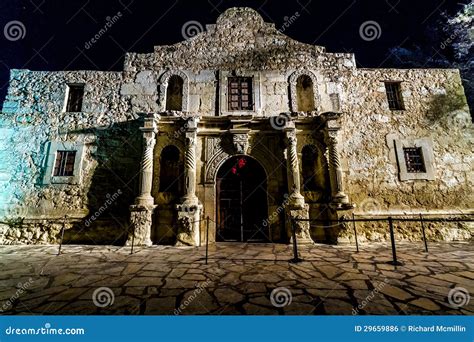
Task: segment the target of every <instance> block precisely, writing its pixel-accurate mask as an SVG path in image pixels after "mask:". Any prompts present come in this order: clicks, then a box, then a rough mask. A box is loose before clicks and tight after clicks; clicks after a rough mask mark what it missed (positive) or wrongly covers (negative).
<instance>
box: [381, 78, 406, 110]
mask: <svg viewBox="0 0 474 342" xmlns="http://www.w3.org/2000/svg"><path fill="white" fill-rule="evenodd" d="M385 91H386V92H387V100H388V107H389V108H390V109H391V110H404V109H405V106H404V104H403V98H402V90H401V84H400V82H385Z"/></svg>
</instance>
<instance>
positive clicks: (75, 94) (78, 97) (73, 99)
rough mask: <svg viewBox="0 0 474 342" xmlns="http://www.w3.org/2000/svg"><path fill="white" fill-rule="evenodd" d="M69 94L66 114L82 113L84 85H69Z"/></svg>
mask: <svg viewBox="0 0 474 342" xmlns="http://www.w3.org/2000/svg"><path fill="white" fill-rule="evenodd" d="M68 88H69V92H68V98H67V105H66V112H80V111H82V98H83V97H84V85H83V84H68Z"/></svg>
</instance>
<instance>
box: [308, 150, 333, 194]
mask: <svg viewBox="0 0 474 342" xmlns="http://www.w3.org/2000/svg"><path fill="white" fill-rule="evenodd" d="M301 152H302V157H301V159H302V180H303V191H317V192H320V193H322V194H327V193H329V191H330V188H331V185H330V183H329V174H328V167H327V163H326V159H325V158H324V155H323V154H322V153H321V152H320V151H319V149H318V148H316V146H313V145H306V146H305V147H303V150H302V151H301Z"/></svg>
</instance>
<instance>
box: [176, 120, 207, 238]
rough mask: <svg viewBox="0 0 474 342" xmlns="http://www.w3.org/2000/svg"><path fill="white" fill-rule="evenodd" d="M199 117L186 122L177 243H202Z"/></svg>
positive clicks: (178, 207) (178, 206)
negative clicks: (198, 166)
mask: <svg viewBox="0 0 474 342" xmlns="http://www.w3.org/2000/svg"><path fill="white" fill-rule="evenodd" d="M198 123H199V118H198V117H191V118H189V119H188V121H187V123H186V131H185V137H186V151H185V154H184V177H185V184H184V193H185V195H184V197H183V198H182V203H181V204H178V205H177V206H176V209H177V210H178V232H177V239H176V245H178V246H180V245H187V246H198V245H199V244H200V235H199V233H200V229H199V226H200V221H199V220H200V218H201V211H202V205H201V204H200V203H199V200H198V198H197V196H196V174H197V171H196V145H197V126H198Z"/></svg>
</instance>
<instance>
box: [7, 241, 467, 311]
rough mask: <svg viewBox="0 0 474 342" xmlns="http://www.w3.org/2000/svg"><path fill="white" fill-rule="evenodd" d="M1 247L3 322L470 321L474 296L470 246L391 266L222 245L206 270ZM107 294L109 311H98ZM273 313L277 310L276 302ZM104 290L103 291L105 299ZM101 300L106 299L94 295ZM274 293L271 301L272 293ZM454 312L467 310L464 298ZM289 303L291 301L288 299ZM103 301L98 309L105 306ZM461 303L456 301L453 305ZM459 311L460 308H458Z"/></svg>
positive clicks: (71, 250)
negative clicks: (277, 317) (17, 317)
mask: <svg viewBox="0 0 474 342" xmlns="http://www.w3.org/2000/svg"><path fill="white" fill-rule="evenodd" d="M56 252H57V246H0V309H2V308H3V310H4V313H6V314H176V313H179V314H183V315H184V314H217V315H221V314H264V315H267V314H302V315H322V314H342V315H351V314H353V313H354V312H355V311H354V308H355V307H358V306H360V307H359V308H358V312H359V314H436V315H439V314H465V315H471V314H473V313H474V300H471V302H470V303H468V304H465V305H463V306H462V307H460V308H453V307H452V306H451V305H450V304H449V301H448V293H449V291H450V289H452V288H455V287H461V288H463V289H466V290H467V291H469V292H470V293H474V281H473V280H474V244H472V243H451V244H433V243H432V244H430V253H429V254H426V253H424V252H423V250H422V245H421V244H416V245H415V244H399V246H398V256H399V259H400V260H401V261H402V262H403V263H404V265H403V266H398V267H396V268H395V267H394V266H392V265H389V264H387V263H386V262H387V261H389V260H390V259H391V254H390V248H389V245H387V244H372V245H370V246H369V245H363V246H361V252H360V253H355V250H354V247H353V246H327V245H313V246H307V247H301V256H302V257H303V258H304V260H305V261H304V262H302V263H299V264H290V263H288V262H287V261H288V260H289V259H290V258H291V246H287V245H280V244H275V245H272V244H249V245H245V244H218V245H216V246H211V248H210V259H209V264H208V265H205V264H204V260H203V256H204V249H203V248H176V247H165V246H153V247H150V248H138V249H136V250H135V253H134V254H133V255H130V248H128V247H114V246H72V245H67V246H64V248H63V254H62V255H60V256H56V255H55V254H56ZM99 287H108V288H110V289H111V291H113V296H114V301H113V304H112V305H110V306H106V307H103V308H101V307H98V306H97V305H95V304H94V301H93V300H92V297H93V294H94V291H96V290H97V289H98V288H99ZM275 288H279V289H278V291H279V293H278V295H274V297H273V298H274V302H275V303H276V304H277V305H281V304H285V300H286V299H287V298H288V296H289V295H291V303H290V304H288V305H285V306H282V307H276V306H274V305H272V302H271V300H270V297H271V293H272V291H273V290H274V289H275ZM102 290H103V289H101V290H98V291H102ZM96 293H100V292H96ZM274 294H275V292H274ZM458 294H459V296H458V297H457V299H456V298H454V300H455V302H454V304H456V303H461V302H462V301H463V299H466V300H464V302H466V301H467V298H463V297H462V293H458ZM285 295H287V297H285ZM107 299H108V298H107V293H104V292H103V293H102V296H101V295H98V296H96V303H97V304H99V305H101V304H107ZM456 300H457V302H456ZM461 304H463V303H461Z"/></svg>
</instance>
